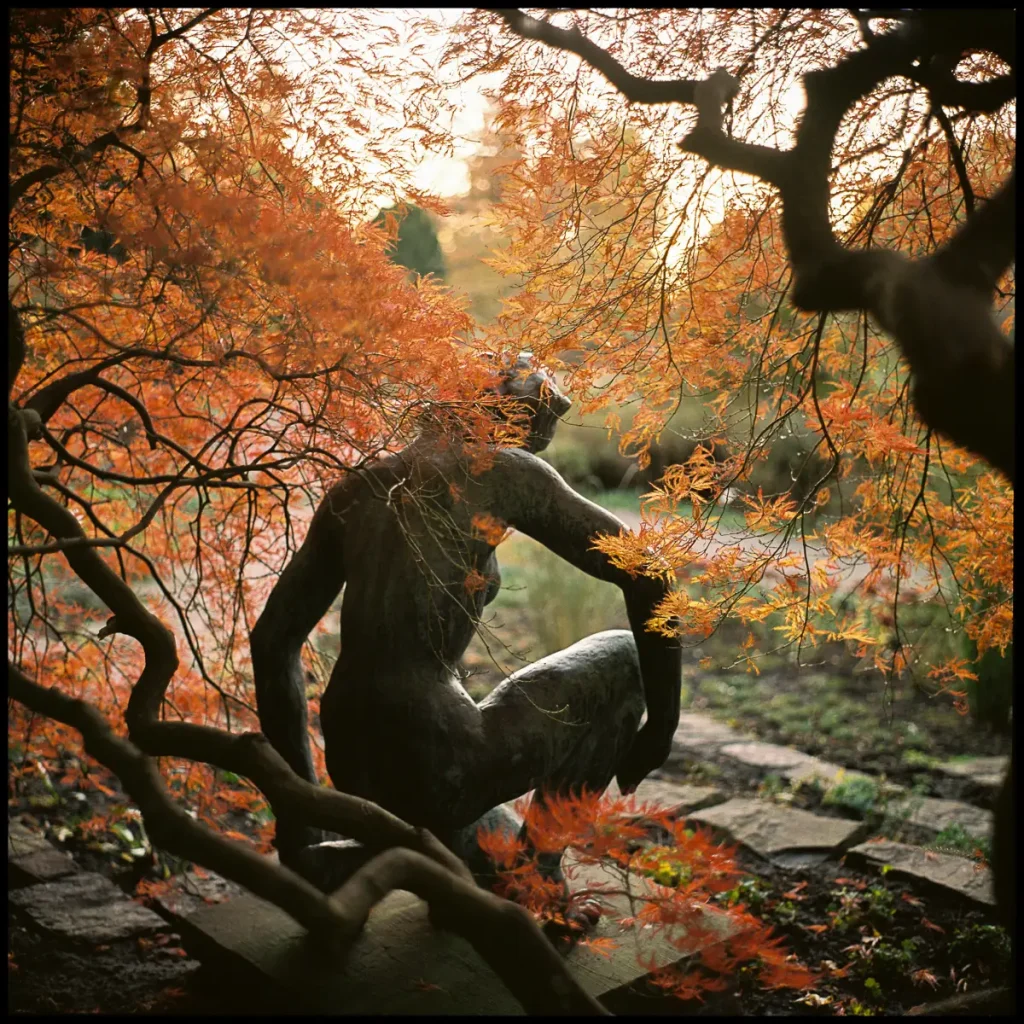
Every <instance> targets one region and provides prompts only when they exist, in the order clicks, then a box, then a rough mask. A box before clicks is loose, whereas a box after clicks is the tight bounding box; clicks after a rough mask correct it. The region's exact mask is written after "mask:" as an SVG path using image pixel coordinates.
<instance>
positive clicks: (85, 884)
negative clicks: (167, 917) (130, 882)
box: [7, 871, 166, 945]
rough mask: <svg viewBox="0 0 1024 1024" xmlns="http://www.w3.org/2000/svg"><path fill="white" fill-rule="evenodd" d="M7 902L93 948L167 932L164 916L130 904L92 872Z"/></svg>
mask: <svg viewBox="0 0 1024 1024" xmlns="http://www.w3.org/2000/svg"><path fill="white" fill-rule="evenodd" d="M7 898H8V901H9V902H10V903H11V904H13V905H14V906H15V907H17V908H19V909H20V910H22V911H23V912H24V913H25V914H27V915H28V916H29V917H30V918H31V919H32V920H33V921H34V922H35V923H36V924H37V925H38V926H39V927H40V928H43V929H44V930H46V931H49V932H56V933H57V934H58V935H63V936H64V937H65V938H69V939H75V940H79V941H81V942H88V943H91V944H93V945H99V944H101V943H106V942H114V941H116V940H118V939H129V938H132V937H133V936H136V935H146V934H150V933H152V932H155V931H161V930H163V929H164V928H165V927H166V926H165V924H164V922H163V919H162V918H161V917H159V915H157V914H154V913H153V911H152V910H147V909H146V908H145V907H143V906H140V905H139V904H138V903H135V902H134V901H133V900H131V899H129V898H128V897H127V896H126V895H125V894H124V893H123V892H122V891H121V890H120V889H118V887H117V886H116V885H114V883H113V882H111V881H110V880H109V879H108V878H104V877H103V876H102V875H97V874H93V873H92V872H91V871H82V872H79V873H78V874H74V875H69V876H68V877H67V878H60V879H57V880H56V881H54V882H43V883H42V884H40V885H30V886H28V887H26V888H24V889H16V890H15V891H14V892H10V893H8V895H7Z"/></svg>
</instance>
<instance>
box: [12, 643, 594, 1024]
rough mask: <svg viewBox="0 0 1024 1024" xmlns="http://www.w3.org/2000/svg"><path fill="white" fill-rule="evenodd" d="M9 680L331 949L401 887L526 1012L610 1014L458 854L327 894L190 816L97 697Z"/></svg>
mask: <svg viewBox="0 0 1024 1024" xmlns="http://www.w3.org/2000/svg"><path fill="white" fill-rule="evenodd" d="M7 679H8V687H9V691H8V692H9V693H10V695H11V696H12V697H13V698H14V699H15V700H17V701H19V702H20V703H22V704H24V705H25V706H26V707H28V708H30V709H31V710H32V711H35V712H37V713H38V714H41V715H45V716H47V717H48V718H52V719H55V720H56V721H58V722H63V723H64V724H65V725H70V726H72V727H73V728H75V729H77V730H78V731H79V732H80V733H81V734H82V739H83V742H84V747H85V751H86V753H87V754H89V755H90V756H91V757H93V758H95V759H96V760H97V761H99V763H100V764H102V765H103V766H104V767H106V768H109V769H110V770H111V771H112V772H114V773H115V774H116V775H117V777H118V778H119V779H120V780H121V782H122V784H123V785H124V788H125V791H126V792H127V793H128V795H129V796H130V797H131V798H132V800H134V801H135V803H136V805H137V806H138V808H139V810H140V811H141V812H142V815H143V818H144V820H145V823H146V830H147V832H148V833H149V836H150V838H151V839H152V840H153V842H154V843H155V844H156V845H158V846H160V847H161V848H163V849H165V850H167V851H168V852H170V853H173V854H175V855H176V856H179V857H183V858H185V859H187V860H190V861H194V862H195V863H197V864H202V865H203V866H204V867H207V868H210V869H211V870H213V871H216V872H217V873H218V874H221V875H223V876H224V877H225V878H229V879H231V880H232V881H235V882H238V883H239V884H241V885H243V886H245V888H246V889H248V890H249V891H250V892H253V893H255V894H256V895H257V896H260V897H261V898H263V899H265V900H267V901H269V902H270V903H273V904H274V905H275V906H278V907H280V908H281V909H282V910H284V911H285V912H286V913H287V914H289V915H290V916H291V917H293V918H294V919H295V920H296V921H297V922H298V923H299V924H300V925H302V926H303V927H304V928H305V929H306V930H307V931H309V932H311V933H313V934H314V935H316V936H317V939H318V940H319V941H320V942H322V943H324V942H325V943H328V944H329V950H330V952H331V953H333V954H336V955H337V954H340V953H342V952H343V951H344V950H345V949H346V948H347V947H348V945H349V944H350V943H351V942H352V941H353V940H354V939H355V938H356V937H357V936H358V935H359V933H360V931H362V929H363V926H364V925H365V924H366V920H367V918H368V917H369V914H370V911H371V910H372V909H373V907H374V906H376V904H377V903H379V902H380V901H381V900H382V899H383V898H384V897H385V896H386V895H387V894H388V893H390V892H391V891H392V890H394V889H405V890H407V891H409V892H412V893H413V894H414V895H416V896H419V897H420V898H421V899H423V900H424V901H425V902H426V903H427V905H428V906H429V907H430V911H431V920H432V921H433V922H434V923H435V924H436V925H438V926H443V927H444V928H445V929H447V930H449V931H453V932H455V933H456V934H458V935H461V936H462V937H463V938H465V939H466V940H467V941H468V942H469V943H470V944H471V945H472V946H473V947H474V948H475V949H476V950H477V952H479V953H480V955H481V956H482V957H483V959H484V960H485V961H486V962H487V963H488V964H489V966H490V967H491V969H492V970H493V971H494V972H495V974H497V975H498V977H499V978H501V980H502V981H503V982H504V983H505V984H506V985H507V986H508V989H509V991H510V992H512V994H513V995H514V996H515V997H516V998H517V999H518V1000H519V1001H520V1002H521V1003H522V1005H523V1008H524V1009H525V1010H526V1012H527V1013H543V1012H549V1013H550V1012H557V1013H586V1014H599V1015H605V1016H607V1015H608V1011H607V1010H606V1009H605V1008H604V1007H603V1006H602V1005H601V1004H600V1003H599V1002H598V1001H597V1000H596V999H595V998H594V997H593V996H591V995H590V994H589V993H587V992H586V991H585V990H584V989H583V988H582V987H581V986H580V985H579V984H578V982H576V980H575V979H574V978H573V976H572V975H571V974H570V973H569V971H568V968H567V967H566V965H565V963H564V962H563V960H562V959H561V957H560V956H559V954H558V953H557V951H556V950H555V949H554V947H553V946H552V945H551V944H550V943H549V942H548V940H547V939H546V938H545V937H544V934H543V933H542V932H541V930H540V928H539V927H538V925H537V923H536V922H535V921H534V920H533V917H532V916H531V915H530V913H529V912H528V911H527V910H525V909H524V908H523V907H520V906H518V905H517V904H515V903H512V902H510V901H508V900H505V899H502V898H501V897H499V896H495V895H494V894H493V893H489V892H485V891H484V890H482V889H479V888H477V886H476V884H475V883H474V882H473V880H472V877H471V876H469V875H468V872H467V871H466V869H465V867H464V866H462V864H461V862H460V861H457V860H456V861H455V863H456V864H458V865H459V868H460V870H459V871H458V872H456V871H455V870H453V867H454V866H448V865H442V864H440V863H438V861H437V859H431V858H430V857H428V856H424V854H423V853H419V852H416V851H415V850H411V849H390V850H387V851H386V852H384V853H381V854H379V855H378V856H376V857H375V858H373V859H372V860H371V861H370V862H369V863H367V864H365V865H364V866H363V867H361V868H360V869H359V870H358V871H357V872H356V873H355V874H354V875H353V876H352V877H351V878H350V879H348V881H347V882H345V884H344V885H343V886H342V887H341V888H340V889H338V890H337V891H336V892H335V893H334V894H333V895H330V896H326V895H325V894H323V893H321V892H320V891H319V890H318V889H316V888H315V887H314V886H312V885H311V884H310V883H309V882H307V881H306V880H305V879H304V878H302V877H301V876H300V875H298V874H296V873H295V872H294V871H291V870H290V869H288V868H286V867H284V866H282V865H278V864H274V863H273V862H272V861H269V860H267V859H266V858H265V857H262V856H261V855H260V854H258V853H257V852H256V851H255V850H253V849H252V848H251V847H249V846H247V845H246V844H244V843H242V842H235V841H231V840H228V839H225V838H224V837H223V836H220V835H218V834H217V833H216V832H214V831H213V830H212V829H210V828H208V827H207V826H206V825H204V824H202V823H201V822H198V821H195V820H193V818H192V817H191V816H190V815H189V814H188V813H187V812H186V811H185V810H183V809H182V808H181V807H179V806H178V805H177V804H176V803H175V802H174V800H173V799H171V797H170V795H169V794H168V792H167V789H166V787H165V786H164V782H163V779H162V778H161V777H160V772H159V771H158V769H157V766H156V762H155V761H154V760H153V758H152V757H149V756H147V755H146V754H144V753H142V751H141V750H140V749H139V748H138V747H137V746H136V745H135V744H134V743H133V742H131V741H130V740H126V739H123V738H121V737H119V736H117V735H115V734H114V732H113V730H112V729H111V728H110V726H109V725H108V724H107V721H106V719H105V718H104V717H103V715H102V714H101V713H100V711H99V710H98V709H96V708H94V707H93V706H92V705H91V704H89V703H88V702H86V701H83V700H79V699H77V698H74V697H68V696H66V695H65V694H63V693H61V692H60V690H59V689H57V688H56V687H50V688H46V687H43V686H40V685H39V684H38V683H34V682H32V681H31V680H30V679H28V678H27V677H26V676H25V675H24V674H23V673H21V672H20V671H19V670H18V669H17V668H15V667H14V666H13V665H12V664H11V663H10V662H8V665H7ZM325 792H326V791H325ZM434 842H435V843H436V840H435V841H434ZM438 845H440V844H438ZM448 858H454V855H452V854H448Z"/></svg>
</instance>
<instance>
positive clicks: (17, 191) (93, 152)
mask: <svg viewBox="0 0 1024 1024" xmlns="http://www.w3.org/2000/svg"><path fill="white" fill-rule="evenodd" d="M119 143H120V139H119V138H118V135H117V132H116V131H109V132H104V133H103V134H102V135H100V136H98V137H97V138H95V139H93V140H92V142H90V143H89V145H87V146H83V147H82V148H81V149H79V150H76V151H75V152H74V153H71V154H70V155H69V156H68V158H67V160H66V162H65V163H63V164H44V165H43V166H42V167H37V168H36V169H35V170H33V171H29V172H28V173H27V174H23V175H22V176H21V177H20V178H19V179H18V180H17V181H15V182H13V183H12V184H11V186H10V189H9V190H8V193H7V212H8V213H10V211H11V210H13V209H14V207H15V205H16V204H17V202H18V200H19V199H21V197H22V196H23V195H25V193H26V192H27V191H28V190H29V189H30V188H32V186H33V185H41V184H42V183H43V182H44V181H49V180H50V179H51V178H56V177H57V175H58V174H63V173H64V172H65V171H68V170H71V169H73V168H75V167H77V166H78V165H79V164H83V163H87V162H88V161H89V160H91V159H92V158H93V157H95V156H98V155H99V154H100V153H102V152H103V151H104V150H105V149H106V148H107V147H108V146H116V145H118V144H119Z"/></svg>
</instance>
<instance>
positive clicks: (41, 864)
mask: <svg viewBox="0 0 1024 1024" xmlns="http://www.w3.org/2000/svg"><path fill="white" fill-rule="evenodd" d="M76 871H78V865H77V864H76V863H75V862H74V861H73V860H72V859H71V858H70V857H69V856H68V855H67V854H66V853H64V851H63V850H58V849H57V847H55V846H54V845H53V844H52V843H51V842H50V841H49V840H48V839H46V838H45V837H43V836H41V835H39V834H38V833H37V832H32V831H31V830H29V829H28V828H26V827H25V826H24V825H23V824H22V823H21V822H19V821H9V822H8V823H7V888H8V889H17V888H21V887H22V886H26V885H35V884H36V883H38V882H50V881H53V880H54V879H57V878H63V877H65V876H66V875H72V874H74V873H75V872H76Z"/></svg>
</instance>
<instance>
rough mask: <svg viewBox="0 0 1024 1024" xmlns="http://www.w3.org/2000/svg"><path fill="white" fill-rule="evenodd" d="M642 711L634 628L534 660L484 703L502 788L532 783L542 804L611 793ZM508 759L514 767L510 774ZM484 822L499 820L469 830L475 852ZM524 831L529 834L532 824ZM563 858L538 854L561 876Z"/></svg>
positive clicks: (466, 840)
mask: <svg viewBox="0 0 1024 1024" xmlns="http://www.w3.org/2000/svg"><path fill="white" fill-rule="evenodd" d="M643 710H644V699H643V689H642V685H641V680H640V668H639V664H638V662H637V655H636V645H635V643H634V640H633V635H632V633H630V632H629V631H628V630H609V631H607V632H604V633H595V634H594V635H593V636H589V637H586V638H585V639H584V640H581V641H580V642H579V643H577V644H573V646H572V647H568V648H566V649H565V650H564V651H559V652H558V653H556V654H553V655H550V656H549V657H547V658H543V659H541V660H540V661H538V662H535V663H534V664H533V665H530V666H528V667H527V668H524V669H522V670H520V671H519V672H516V673H515V674H514V675H512V676H510V677H509V678H508V679H506V680H505V682H503V683H502V684H501V685H500V686H498V687H496V688H495V689H494V691H492V693H491V694H490V695H489V696H488V697H487V698H486V699H485V700H484V701H482V702H481V704H480V711H481V714H482V716H483V720H484V728H485V736H486V737H488V738H489V739H490V738H493V740H494V743H495V747H496V748H497V749H496V750H495V754H497V755H498V756H497V757H495V758H494V760H495V761H496V762H498V763H496V764H495V765H494V772H495V774H496V775H498V776H500V775H502V774H504V775H505V777H504V778H496V779H495V786H496V787H499V786H502V787H503V791H504V792H505V793H506V794H507V796H505V799H506V800H507V799H510V798H514V797H516V796H521V795H522V793H523V792H525V791H528V790H529V789H531V788H532V789H534V790H535V792H534V797H533V799H534V801H535V802H537V803H540V804H542V805H543V803H544V801H545V800H546V799H547V798H548V797H550V796H552V795H559V796H569V795H572V794H576V793H579V792H580V791H581V790H582V789H584V788H586V789H587V790H588V791H590V792H596V793H602V792H604V790H605V789H606V788H607V787H608V784H609V783H610V782H611V780H612V779H613V778H614V776H615V771H616V769H617V767H618V765H619V762H620V761H621V759H622V758H623V757H624V756H625V754H626V752H627V751H628V750H629V748H630V746H631V745H632V742H633V738H634V737H635V735H636V732H637V729H638V728H639V725H640V718H641V716H642V714H643ZM499 758H500V760H499ZM502 763H504V764H505V765H507V766H508V767H507V768H506V769H505V771H504V772H502V769H501V764H502ZM523 767H525V768H526V773H525V774H526V775H528V776H529V777H528V779H526V778H524V773H523V772H522V770H521V769H522V768H523ZM513 769H519V770H513ZM524 781H526V782H528V784H527V785H525V786H524ZM513 789H514V790H516V792H512V791H511V790H513ZM492 816H493V815H492ZM481 824H482V825H484V827H493V825H494V823H492V822H488V821H487V820H486V816H485V818H484V819H481V821H480V822H478V823H474V825H473V826H471V827H470V829H466V830H464V831H463V833H462V836H461V839H462V843H461V845H462V846H463V847H464V848H465V850H466V851H467V853H468V854H469V855H472V854H473V853H474V850H475V849H478V845H477V844H476V843H475V829H476V828H477V827H478V825H481ZM501 826H502V827H505V828H508V827H509V824H508V823H507V822H503V823H501ZM471 830H473V835H472V836H470V835H467V833H469V832H470V831H471ZM522 835H523V838H527V836H526V833H525V830H524V832H523V833H522ZM464 855H465V854H464ZM560 862H561V854H546V855H541V856H540V857H539V864H540V867H541V870H542V871H543V872H544V873H545V874H547V875H548V876H549V877H552V878H560V877H561V870H560Z"/></svg>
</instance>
